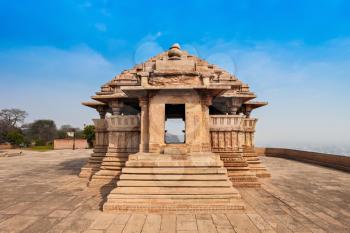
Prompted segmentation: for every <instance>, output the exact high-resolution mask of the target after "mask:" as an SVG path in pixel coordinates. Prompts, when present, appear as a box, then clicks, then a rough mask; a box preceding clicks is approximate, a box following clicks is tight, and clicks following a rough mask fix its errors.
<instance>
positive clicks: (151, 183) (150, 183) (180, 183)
mask: <svg viewBox="0 0 350 233" xmlns="http://www.w3.org/2000/svg"><path fill="white" fill-rule="evenodd" d="M231 185H232V184H231V182H230V181H227V180H225V181H216V180H214V181H213V180H210V181H208V180H206V181H192V180H175V181H174V180H172V181H169V180H160V181H157V180H119V181H118V184H117V186H118V187H220V188H221V187H231Z"/></svg>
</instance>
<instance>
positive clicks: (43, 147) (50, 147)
mask: <svg viewBox="0 0 350 233" xmlns="http://www.w3.org/2000/svg"><path fill="white" fill-rule="evenodd" d="M30 149H31V150H34V151H41V152H43V151H49V150H53V146H52V145H47V146H32V147H30Z"/></svg>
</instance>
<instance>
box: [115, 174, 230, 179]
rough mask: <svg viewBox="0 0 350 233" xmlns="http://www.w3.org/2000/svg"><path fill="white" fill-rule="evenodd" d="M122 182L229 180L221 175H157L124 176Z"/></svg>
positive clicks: (121, 177)
mask: <svg viewBox="0 0 350 233" xmlns="http://www.w3.org/2000/svg"><path fill="white" fill-rule="evenodd" d="M120 179H121V180H227V176H226V175H224V174H221V175H216V174H214V175H207V174H202V175H185V174H181V175H165V174H161V175H157V174H151V175H149V174H122V175H121V176H120Z"/></svg>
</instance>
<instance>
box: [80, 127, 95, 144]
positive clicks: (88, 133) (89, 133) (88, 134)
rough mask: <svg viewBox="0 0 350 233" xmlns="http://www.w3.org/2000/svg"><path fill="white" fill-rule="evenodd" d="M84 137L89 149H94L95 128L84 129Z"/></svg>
mask: <svg viewBox="0 0 350 233" xmlns="http://www.w3.org/2000/svg"><path fill="white" fill-rule="evenodd" d="M83 132H84V137H85V138H86V140H87V142H88V144H89V147H90V148H91V147H93V141H94V140H95V126H93V125H87V126H85V128H84V131H83Z"/></svg>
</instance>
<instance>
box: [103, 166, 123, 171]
mask: <svg viewBox="0 0 350 233" xmlns="http://www.w3.org/2000/svg"><path fill="white" fill-rule="evenodd" d="M100 170H106V171H121V170H122V167H116V166H101V167H100Z"/></svg>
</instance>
